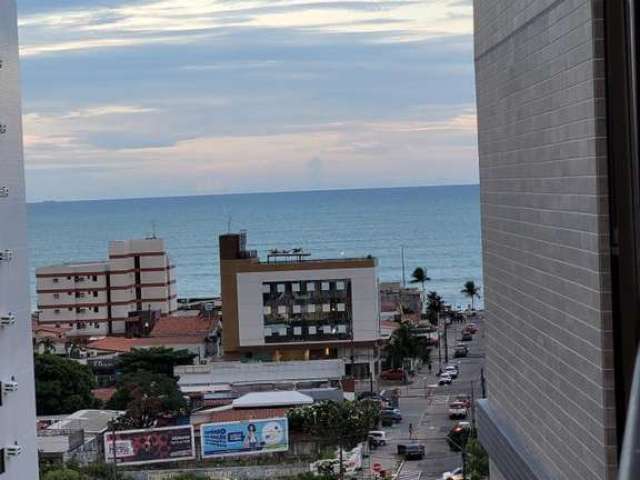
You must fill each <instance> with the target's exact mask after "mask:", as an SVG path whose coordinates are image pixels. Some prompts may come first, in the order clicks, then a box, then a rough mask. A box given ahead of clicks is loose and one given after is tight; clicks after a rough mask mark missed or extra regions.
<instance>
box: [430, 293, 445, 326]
mask: <svg viewBox="0 0 640 480" xmlns="http://www.w3.org/2000/svg"><path fill="white" fill-rule="evenodd" d="M443 309H444V302H443V301H442V297H441V296H440V295H438V292H433V291H432V292H429V293H428V294H427V318H428V319H429V322H430V323H431V324H432V325H437V324H438V317H439V316H440V313H442V310H443Z"/></svg>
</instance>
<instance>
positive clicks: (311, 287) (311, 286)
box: [307, 282, 316, 292]
mask: <svg viewBox="0 0 640 480" xmlns="http://www.w3.org/2000/svg"><path fill="white" fill-rule="evenodd" d="M315 290H316V284H315V283H314V282H307V292H315Z"/></svg>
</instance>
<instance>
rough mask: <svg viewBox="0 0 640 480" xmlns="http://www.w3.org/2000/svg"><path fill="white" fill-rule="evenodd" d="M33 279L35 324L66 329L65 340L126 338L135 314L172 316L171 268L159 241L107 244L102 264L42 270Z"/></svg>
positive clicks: (174, 308)
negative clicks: (103, 337) (36, 297)
mask: <svg viewBox="0 0 640 480" xmlns="http://www.w3.org/2000/svg"><path fill="white" fill-rule="evenodd" d="M36 277H37V290H38V291H37V293H38V309H39V310H40V315H39V322H40V323H44V324H47V323H49V324H54V325H58V326H64V325H67V326H69V327H71V328H72V330H71V331H70V332H68V336H96V335H108V334H125V333H131V332H130V331H128V330H127V327H128V325H127V323H132V324H135V323H136V322H138V321H139V319H140V312H144V311H159V312H160V313H161V314H170V313H172V312H174V311H175V310H177V301H176V292H175V277H174V265H173V264H172V263H171V261H170V258H169V256H168V255H167V253H166V250H165V245H164V241H163V240H162V239H159V238H146V239H141V240H126V241H112V242H109V259H108V260H103V261H97V262H82V263H65V264H62V265H53V266H49V267H42V268H39V269H37V271H36ZM133 327H134V326H133V325H132V328H133ZM136 333H137V332H136Z"/></svg>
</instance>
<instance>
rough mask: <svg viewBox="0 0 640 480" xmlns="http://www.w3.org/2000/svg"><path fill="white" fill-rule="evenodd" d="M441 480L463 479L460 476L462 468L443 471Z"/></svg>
mask: <svg viewBox="0 0 640 480" xmlns="http://www.w3.org/2000/svg"><path fill="white" fill-rule="evenodd" d="M442 480H464V477H463V476H462V468H456V469H455V470H452V471H450V472H444V473H443V474H442Z"/></svg>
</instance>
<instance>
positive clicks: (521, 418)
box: [475, 0, 615, 480]
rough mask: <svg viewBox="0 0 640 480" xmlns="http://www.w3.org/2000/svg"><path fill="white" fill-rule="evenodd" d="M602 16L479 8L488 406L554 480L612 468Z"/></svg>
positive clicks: (594, 11) (493, 5)
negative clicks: (498, 412)
mask: <svg viewBox="0 0 640 480" xmlns="http://www.w3.org/2000/svg"><path fill="white" fill-rule="evenodd" d="M601 9H602V2H601V1H587V0H555V1H554V0H535V1H532V0H511V1H504V0H476V1H475V35H476V36H475V46H476V51H475V55H476V82H477V83H476V85H477V86H476V88H477V103H478V130H479V152H480V183H481V198H482V229H483V252H484V253H483V256H484V259H483V260H484V291H485V297H486V298H485V304H486V308H487V318H488V321H487V335H488V338H489V341H488V346H487V380H488V399H489V404H490V405H491V407H492V408H493V409H495V410H496V411H500V413H501V415H503V416H504V418H506V420H507V421H508V422H509V424H510V426H511V427H512V428H513V430H514V432H515V434H516V435H517V436H518V437H519V440H520V441H521V442H522V444H523V445H524V446H525V448H526V451H527V453H528V454H529V455H531V456H532V457H535V458H537V459H538V460H539V461H540V462H542V464H544V466H545V468H546V469H547V471H548V472H549V474H550V476H551V477H552V478H557V479H565V478H566V479H569V478H581V479H585V480H588V479H594V480H595V479H599V480H600V479H608V478H614V477H613V472H614V471H615V418H614V416H615V415H614V410H613V408H614V407H613V405H614V399H613V373H612V368H613V367H612V362H613V358H612V352H611V312H610V292H609V290H610V279H609V257H608V233H609V232H608V195H607V178H606V138H605V135H606V130H605V120H606V119H605V105H604V101H605V99H604V64H603V59H602V50H603V44H602V42H603V39H602V31H603V28H602V15H601ZM495 461H496V459H495V458H494V462H495ZM497 466H498V468H500V470H502V471H507V470H508V468H504V469H503V468H501V466H500V465H497ZM576 475H577V476H576Z"/></svg>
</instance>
